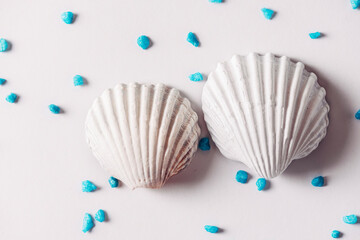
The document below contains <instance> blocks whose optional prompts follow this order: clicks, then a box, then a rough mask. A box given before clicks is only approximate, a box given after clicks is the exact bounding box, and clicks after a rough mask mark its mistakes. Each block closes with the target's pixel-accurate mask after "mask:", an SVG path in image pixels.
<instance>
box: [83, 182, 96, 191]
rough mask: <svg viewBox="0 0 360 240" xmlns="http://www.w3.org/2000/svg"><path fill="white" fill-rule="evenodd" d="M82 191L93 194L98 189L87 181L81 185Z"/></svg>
mask: <svg viewBox="0 0 360 240" xmlns="http://www.w3.org/2000/svg"><path fill="white" fill-rule="evenodd" d="M81 189H82V191H83V192H93V191H95V190H96V189H97V187H96V186H95V184H93V183H92V182H90V181H89V180H85V181H83V182H82V184H81Z"/></svg>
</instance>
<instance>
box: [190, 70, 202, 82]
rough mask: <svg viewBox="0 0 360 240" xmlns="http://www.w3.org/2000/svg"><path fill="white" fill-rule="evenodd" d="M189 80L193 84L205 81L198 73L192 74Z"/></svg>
mask: <svg viewBox="0 0 360 240" xmlns="http://www.w3.org/2000/svg"><path fill="white" fill-rule="evenodd" d="M189 79H190V80H191V81H193V82H199V81H202V80H204V78H203V76H202V74H201V73H199V72H197V73H194V74H191V75H190V76H189Z"/></svg>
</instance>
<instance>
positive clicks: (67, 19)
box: [61, 12, 74, 24]
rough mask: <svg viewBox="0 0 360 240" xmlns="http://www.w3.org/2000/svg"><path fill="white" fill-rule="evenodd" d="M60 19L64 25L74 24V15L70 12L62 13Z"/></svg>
mask: <svg viewBox="0 0 360 240" xmlns="http://www.w3.org/2000/svg"><path fill="white" fill-rule="evenodd" d="M61 19H62V20H63V21H64V23H66V24H71V23H73V22H74V14H73V13H72V12H63V13H62V14H61Z"/></svg>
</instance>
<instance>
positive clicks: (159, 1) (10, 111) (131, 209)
mask: <svg viewBox="0 0 360 240" xmlns="http://www.w3.org/2000/svg"><path fill="white" fill-rule="evenodd" d="M0 3H1V8H0V37H3V38H6V39H8V40H9V41H10V42H11V44H12V49H11V50H10V51H9V52H6V53H0V77H2V78H5V79H7V80H8V82H7V84H6V85H4V86H0V99H1V100H0V189H1V192H0V239H4V240H5V239H6V240H11V239H37V240H43V239H44V240H45V239H94V240H95V239H101V240H103V239H126V240H137V239H154V240H165V239H166V240H168V239H172V240H180V239H181V240H184V239H224V240H225V239H248V240H270V239H274V240H275V239H276V240H289V239H291V240H303V239H319V240H322V239H331V231H332V230H334V229H338V230H340V231H342V232H343V233H344V237H343V239H359V237H360V224H356V225H346V224H344V223H343V222H342V220H341V218H342V216H344V215H347V214H357V215H359V214H360V202H359V198H360V188H359V181H360V174H359V170H360V161H359V156H360V148H359V141H360V134H359V131H360V122H358V121H357V120H356V119H355V118H354V117H353V115H354V113H355V112H356V111H357V109H358V108H359V107H360V103H359V102H360V101H359V99H360V80H359V77H360V76H359V52H360V44H359V41H360V28H359V22H360V11H359V10H352V9H351V6H350V2H349V0H341V1H339V0H318V1H313V0H292V1H285V0H282V1H281V0H268V1H265V0H256V1H253V0H251V1H250V0H226V2H225V3H223V4H211V3H209V2H208V1H207V0H181V1H180V0H177V1H174V0H171V1H170V0H169V1H165V0H151V1H150V0H136V1H119V0H102V1H100V0H78V1H73V0H61V1H48V0H33V1H27V0H11V1H7V0H0ZM262 7H269V8H272V9H274V10H276V11H277V12H278V13H277V15H276V16H275V18H274V19H273V20H272V21H268V20H266V19H265V18H264V17H263V16H262V13H261V11H260V9H261V8H262ZM64 11H73V12H74V13H76V14H78V17H77V19H76V21H75V23H74V24H72V25H66V24H64V23H63V22H62V21H61V18H60V15H61V13H62V12H64ZM189 31H193V32H195V33H196V34H197V35H198V37H199V39H200V41H201V47H200V48H195V47H193V46H191V45H190V44H189V43H187V42H186V40H185V39H186V35H187V33H188V32H189ZM315 31H321V32H323V33H324V34H325V37H323V38H322V39H318V40H311V39H310V38H309V37H308V33H309V32H315ZM141 34H145V35H148V36H150V37H151V39H152V41H153V43H154V44H153V46H152V47H151V48H150V49H149V50H147V51H143V50H142V49H140V48H139V47H138V46H137V45H136V39H137V37H138V36H139V35H141ZM249 52H259V53H266V52H273V53H275V54H278V55H287V56H289V57H291V58H292V59H295V60H301V61H303V62H304V63H305V64H306V65H307V66H308V68H309V69H310V70H312V71H314V72H315V73H316V74H317V75H318V77H319V79H320V80H319V82H320V84H321V85H322V86H323V87H325V89H326V91H327V100H328V102H329V104H330V107H331V112H330V126H329V132H328V135H327V137H326V138H325V140H324V141H323V142H322V143H321V144H320V146H319V148H318V149H317V150H316V151H315V152H313V153H312V154H311V155H310V156H309V157H307V158H305V159H302V160H298V161H296V162H294V163H293V164H291V166H290V167H289V168H288V170H287V171H286V172H285V173H284V174H283V175H282V176H280V177H278V178H276V179H274V180H271V186H270V189H269V190H268V191H265V192H258V191H257V190H256V186H255V181H256V176H255V175H254V174H252V178H251V179H250V181H249V183H248V184H246V185H241V184H239V183H237V182H236V181H235V174H236V172H237V171H238V170H239V169H245V170H248V169H247V168H246V167H245V166H244V165H243V164H241V163H238V162H232V161H230V160H227V159H225V158H224V157H222V156H221V155H220V153H219V151H218V150H217V149H216V147H215V146H214V145H212V149H211V151H209V152H200V151H199V152H198V153H197V155H196V157H195V159H194V161H193V163H192V164H191V165H190V166H189V167H188V168H187V169H186V170H184V171H183V172H182V173H181V174H179V175H177V176H175V177H173V178H172V179H171V180H170V181H169V182H168V183H167V184H166V185H165V187H164V188H163V189H161V190H146V189H138V190H135V191H131V190H129V189H127V187H126V186H121V187H120V188H118V189H111V188H110V187H109V185H108V183H107V178H108V177H109V176H108V175H107V174H106V173H105V172H104V171H103V170H102V169H101V168H100V166H99V165H98V163H97V161H96V160H95V158H94V157H93V156H92V154H91V152H90V150H89V149H88V146H87V145H86V142H85V139H84V138H85V137H84V120H85V116H86V113H87V110H88V108H89V107H90V105H91V103H92V101H93V99H94V98H95V97H96V96H98V95H99V94H100V93H101V92H102V91H103V90H104V89H105V88H109V87H113V86H115V85H116V84H117V83H119V82H131V81H138V82H164V83H166V84H168V85H170V86H173V87H176V88H178V89H180V90H181V91H182V93H183V95H185V96H187V97H188V98H189V99H190V100H191V101H192V103H193V107H194V108H195V110H196V111H197V113H198V114H199V117H200V125H201V129H202V136H207V135H208V133H207V130H206V127H205V125H204V121H203V114H202V112H201V110H200V107H201V102H200V96H201V92H202V87H203V84H204V82H200V83H194V82H190V81H189V80H188V79H187V76H188V75H189V74H191V73H193V72H197V71H200V72H202V73H204V74H208V73H209V72H211V71H212V70H214V69H215V67H216V63H217V62H219V61H224V60H228V59H230V58H231V56H232V55H233V54H235V53H238V54H247V53H249ZM76 74H80V75H83V76H84V77H86V79H87V80H88V82H89V84H88V85H87V86H83V87H74V86H73V83H72V77H73V76H74V75H76ZM10 92H14V93H17V94H19V96H20V99H19V102H18V103H17V104H9V103H7V102H6V101H5V100H4V98H5V97H6V96H7V94H9V93H10ZM51 103H54V104H57V105H59V106H61V107H62V108H63V109H64V110H65V113H64V114H61V115H53V114H51V113H50V112H49V110H48V108H47V106H48V105H49V104H51ZM318 175H324V176H326V177H327V181H328V185H327V186H326V187H323V188H314V187H312V186H311V184H310V181H311V179H312V178H313V177H315V176H318ZM85 179H89V180H92V181H93V182H94V183H95V184H96V185H98V186H99V187H100V189H99V190H98V191H96V192H93V193H82V192H81V181H82V180H85ZM99 208H102V209H104V210H106V212H107V213H108V216H109V221H108V222H106V223H96V227H95V228H94V229H93V231H92V232H91V233H90V234H84V233H82V232H81V226H82V218H83V215H84V213H85V212H89V213H92V214H94V213H95V212H96V211H97V210H98V209H99ZM205 224H212V225H217V226H219V227H221V228H223V229H224V232H222V233H219V234H217V235H211V234H209V233H207V232H205V231H204V230H203V226H204V225H205Z"/></svg>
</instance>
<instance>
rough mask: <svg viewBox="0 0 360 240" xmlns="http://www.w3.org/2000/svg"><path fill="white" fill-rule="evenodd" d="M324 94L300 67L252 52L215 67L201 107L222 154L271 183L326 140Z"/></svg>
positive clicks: (206, 85) (204, 92)
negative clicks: (290, 165)
mask: <svg viewBox="0 0 360 240" xmlns="http://www.w3.org/2000/svg"><path fill="white" fill-rule="evenodd" d="M325 95H326V92H325V90H324V88H322V87H320V86H319V84H318V83H317V77H316V75H315V74H314V73H309V72H308V71H306V70H305V66H304V64H303V63H301V62H298V63H294V62H292V61H290V59H289V58H288V57H284V56H283V57H275V56H274V55H273V54H266V55H264V56H261V55H258V54H255V53H252V54H249V55H248V56H238V55H236V56H234V57H233V58H232V59H231V60H230V61H228V62H224V63H219V64H218V66H217V68H216V70H215V71H214V72H212V73H211V74H210V75H209V77H208V80H207V82H206V84H205V87H204V90H203V94H202V105H203V111H204V116H205V121H206V124H207V126H208V129H209V131H210V134H211V136H212V139H213V140H214V142H215V143H216V145H217V147H218V148H219V149H220V151H221V153H222V154H223V155H224V156H225V157H227V158H230V159H233V160H238V161H241V162H243V163H245V164H246V165H247V166H248V167H250V168H252V169H253V170H255V171H256V172H257V174H258V175H260V176H262V177H265V178H273V177H276V176H278V175H280V174H281V173H282V172H283V171H284V170H285V169H286V168H287V167H288V166H289V164H290V163H291V162H292V160H294V159H298V158H303V157H305V156H307V155H308V154H310V153H311V152H312V151H313V150H314V149H315V148H316V147H317V146H318V144H319V142H320V141H321V140H322V139H323V138H324V137H325V135H326V129H327V126H328V124H329V120H328V112H329V105H328V104H327V102H326V100H325Z"/></svg>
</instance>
